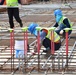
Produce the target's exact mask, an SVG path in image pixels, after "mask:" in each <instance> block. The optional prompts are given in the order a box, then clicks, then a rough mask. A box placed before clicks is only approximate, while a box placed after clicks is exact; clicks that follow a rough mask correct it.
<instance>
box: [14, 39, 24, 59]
mask: <svg viewBox="0 0 76 75" xmlns="http://www.w3.org/2000/svg"><path fill="white" fill-rule="evenodd" d="M23 57H24V40H15V58H23Z"/></svg>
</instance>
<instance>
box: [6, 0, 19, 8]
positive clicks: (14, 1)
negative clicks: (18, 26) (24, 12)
mask: <svg viewBox="0 0 76 75" xmlns="http://www.w3.org/2000/svg"><path fill="white" fill-rule="evenodd" d="M6 4H7V6H9V7H12V6H18V0H6Z"/></svg>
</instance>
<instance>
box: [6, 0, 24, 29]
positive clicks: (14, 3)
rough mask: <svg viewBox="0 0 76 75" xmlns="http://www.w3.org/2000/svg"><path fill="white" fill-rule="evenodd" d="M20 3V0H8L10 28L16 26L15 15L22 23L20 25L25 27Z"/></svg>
mask: <svg viewBox="0 0 76 75" xmlns="http://www.w3.org/2000/svg"><path fill="white" fill-rule="evenodd" d="M18 4H19V3H18V0H6V5H7V12H8V17H9V24H10V28H14V22H13V17H14V18H15V19H16V21H17V22H18V23H19V24H20V27H23V24H22V21H21V19H20V17H19V7H18Z"/></svg>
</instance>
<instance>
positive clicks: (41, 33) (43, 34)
mask: <svg viewBox="0 0 76 75" xmlns="http://www.w3.org/2000/svg"><path fill="white" fill-rule="evenodd" d="M45 37H46V33H45V32H44V31H41V32H40V48H41V46H42V42H43V40H44V38H45ZM37 47H38V45H37V40H36V43H35V44H34V51H35V52H36V51H37Z"/></svg>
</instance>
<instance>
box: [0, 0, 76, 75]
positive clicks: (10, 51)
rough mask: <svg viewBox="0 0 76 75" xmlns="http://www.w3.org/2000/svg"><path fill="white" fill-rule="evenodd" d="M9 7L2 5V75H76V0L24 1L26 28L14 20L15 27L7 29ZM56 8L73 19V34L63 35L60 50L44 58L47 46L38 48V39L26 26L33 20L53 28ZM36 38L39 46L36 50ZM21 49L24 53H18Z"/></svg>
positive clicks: (0, 8)
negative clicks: (35, 50)
mask: <svg viewBox="0 0 76 75" xmlns="http://www.w3.org/2000/svg"><path fill="white" fill-rule="evenodd" d="M23 3H24V2H23ZM6 8H7V6H6V5H1V6H0V75H4V74H6V75H76V31H75V30H76V26H75V25H76V0H49V1H45V0H38V1H37V0H33V1H29V2H28V4H26V3H24V4H23V5H22V6H21V7H19V9H20V12H19V13H20V17H21V19H22V22H23V28H20V26H19V24H18V23H17V22H16V21H15V20H14V24H15V28H14V29H13V30H8V29H9V28H10V25H9V20H8V15H7V9H6ZM55 9H61V10H62V12H63V14H64V15H65V16H67V17H68V18H69V19H70V20H71V22H72V24H73V27H72V33H71V35H70V36H69V38H68V37H67V36H66V38H63V37H61V47H60V48H59V50H57V51H55V52H53V54H51V55H50V56H49V57H45V55H46V53H44V52H43V50H44V47H43V46H42V47H41V49H39V38H36V37H35V36H34V35H32V34H31V33H30V32H29V31H28V30H27V27H28V25H29V24H30V23H32V22H35V23H37V24H39V26H40V27H45V28H50V27H52V26H53V25H54V24H55V17H54V10H55ZM36 40H37V43H38V47H37V52H34V43H35V41H36ZM27 44H28V45H29V48H27V47H28V46H27ZM23 45H24V46H23ZM22 46H23V47H22ZM17 48H18V49H17ZM19 49H22V51H23V52H24V54H23V55H22V54H17V53H19V51H20V50H19ZM17 51H18V52H17Z"/></svg>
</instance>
